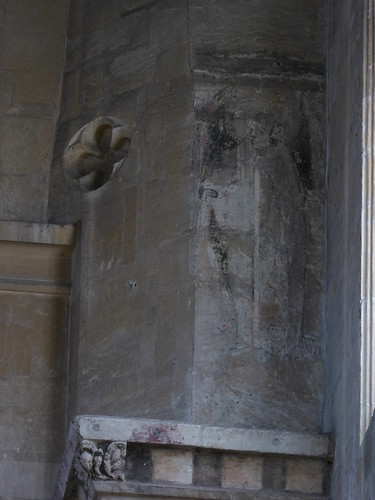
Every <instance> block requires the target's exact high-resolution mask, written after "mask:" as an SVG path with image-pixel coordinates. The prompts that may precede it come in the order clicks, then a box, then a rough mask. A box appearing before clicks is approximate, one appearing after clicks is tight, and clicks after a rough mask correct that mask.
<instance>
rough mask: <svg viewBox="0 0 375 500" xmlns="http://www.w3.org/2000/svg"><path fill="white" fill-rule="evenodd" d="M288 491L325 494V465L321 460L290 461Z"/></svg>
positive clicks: (287, 477)
mask: <svg viewBox="0 0 375 500" xmlns="http://www.w3.org/2000/svg"><path fill="white" fill-rule="evenodd" d="M285 489H286V491H296V492H297V491H298V492H300V493H318V494H319V493H323V463H322V462H321V461H319V460H289V461H288V463H287V475H286V487H285Z"/></svg>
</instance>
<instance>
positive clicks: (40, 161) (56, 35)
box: [0, 0, 67, 222]
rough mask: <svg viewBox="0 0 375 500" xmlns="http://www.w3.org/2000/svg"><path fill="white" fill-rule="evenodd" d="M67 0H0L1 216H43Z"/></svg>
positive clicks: (34, 219) (39, 219)
mask: <svg viewBox="0 0 375 500" xmlns="http://www.w3.org/2000/svg"><path fill="white" fill-rule="evenodd" d="M66 9H67V1H66V0H51V1H50V2H45V1H44V0H34V1H33V2H32V3H30V2H29V1H28V0H14V1H12V2H7V1H6V0H1V1H0V31H1V34H0V39H1V50H0V79H1V95H0V136H1V138H2V141H1V148H0V200H1V201H0V220H1V219H6V220H23V221H32V222H46V221H47V218H46V210H47V204H48V185H49V180H48V178H49V169H50V165H51V160H52V151H53V144H54V137H55V125H56V121H57V116H58V113H59V105H60V89H61V78H62V72H63V64H64V37H65V32H66Z"/></svg>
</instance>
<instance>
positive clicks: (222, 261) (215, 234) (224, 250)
mask: <svg viewBox="0 0 375 500" xmlns="http://www.w3.org/2000/svg"><path fill="white" fill-rule="evenodd" d="M209 230H210V242H211V246H212V249H213V251H214V253H215V255H216V259H217V262H218V264H219V266H220V271H221V275H222V278H223V281H224V283H225V287H226V289H227V290H228V292H230V291H231V285H230V280H229V274H228V247H227V246H226V244H225V243H224V242H223V241H222V239H221V237H220V236H221V235H220V228H219V226H218V224H217V220H216V215H215V210H214V209H213V208H212V209H211V212H210V221H209Z"/></svg>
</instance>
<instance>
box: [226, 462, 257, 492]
mask: <svg viewBox="0 0 375 500" xmlns="http://www.w3.org/2000/svg"><path fill="white" fill-rule="evenodd" d="M262 465H263V459H262V458H257V457H239V456H233V455H224V457H223V471H222V486H223V488H246V489H250V490H261V489H262Z"/></svg>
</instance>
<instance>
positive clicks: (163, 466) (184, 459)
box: [152, 449, 193, 484]
mask: <svg viewBox="0 0 375 500" xmlns="http://www.w3.org/2000/svg"><path fill="white" fill-rule="evenodd" d="M152 461H153V464H154V471H153V477H152V479H153V481H154V482H156V483H157V482H164V481H168V482H172V483H181V484H191V483H192V480H193V455H192V452H191V451H179V450H161V449H155V450H152Z"/></svg>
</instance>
